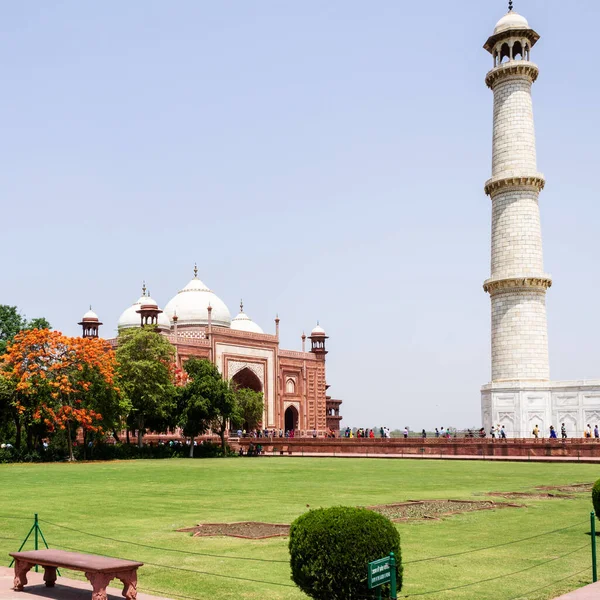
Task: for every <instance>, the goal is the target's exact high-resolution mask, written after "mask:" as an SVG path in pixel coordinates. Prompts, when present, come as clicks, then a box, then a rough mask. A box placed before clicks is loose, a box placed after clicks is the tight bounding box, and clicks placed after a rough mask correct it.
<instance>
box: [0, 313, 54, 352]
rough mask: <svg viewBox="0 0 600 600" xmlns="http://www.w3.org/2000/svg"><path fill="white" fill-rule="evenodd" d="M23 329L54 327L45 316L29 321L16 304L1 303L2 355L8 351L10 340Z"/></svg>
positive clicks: (0, 332) (0, 345)
mask: <svg viewBox="0 0 600 600" xmlns="http://www.w3.org/2000/svg"><path fill="white" fill-rule="evenodd" d="M23 329H52V327H51V326H50V323H49V322H48V321H47V320H46V319H45V318H44V317H39V318H36V319H32V320H31V321H27V320H26V319H25V317H24V316H23V315H21V314H20V313H19V311H18V309H17V307H16V306H8V305H7V304H0V356H2V355H3V354H4V353H5V352H6V346H7V344H8V342H10V341H11V340H12V339H13V338H14V337H15V335H17V333H19V331H22V330H23Z"/></svg>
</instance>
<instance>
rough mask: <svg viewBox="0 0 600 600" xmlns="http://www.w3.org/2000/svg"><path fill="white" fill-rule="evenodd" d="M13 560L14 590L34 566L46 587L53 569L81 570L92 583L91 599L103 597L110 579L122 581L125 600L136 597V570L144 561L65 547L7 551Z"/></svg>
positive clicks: (20, 587) (53, 576)
mask: <svg viewBox="0 0 600 600" xmlns="http://www.w3.org/2000/svg"><path fill="white" fill-rule="evenodd" d="M10 556H12V557H13V558H14V559H15V580H14V590H15V591H16V592H20V591H23V586H25V585H27V573H28V571H29V570H30V569H31V568H32V567H34V566H35V565H39V566H41V567H44V581H45V582H46V587H54V583H55V582H56V569H57V568H64V569H71V570H72V571H83V572H84V573H85V576H86V578H87V579H88V580H89V582H90V583H91V584H92V588H93V592H92V600H107V595H106V588H107V586H108V584H109V583H110V582H111V581H112V580H113V579H120V580H121V582H122V583H123V596H125V598H127V600H135V598H136V597H137V570H138V568H139V567H141V566H142V565H143V564H144V563H141V562H134V561H131V560H122V559H120V558H109V557H107V556H96V555H94V554H79V553H78V552H66V551H65V550H32V551H28V552H11V553H10Z"/></svg>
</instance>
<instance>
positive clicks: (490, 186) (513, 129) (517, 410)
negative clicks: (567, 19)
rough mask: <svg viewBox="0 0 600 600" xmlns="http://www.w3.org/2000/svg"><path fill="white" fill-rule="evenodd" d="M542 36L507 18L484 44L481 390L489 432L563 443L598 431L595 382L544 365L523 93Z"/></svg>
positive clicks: (541, 287)
mask: <svg viewBox="0 0 600 600" xmlns="http://www.w3.org/2000/svg"><path fill="white" fill-rule="evenodd" d="M539 39H540V36H539V34H538V33H536V31H535V30H533V29H532V28H531V27H530V26H529V23H528V21H527V19H526V18H525V17H523V16H522V15H520V14H518V13H517V12H516V11H515V10H513V2H512V0H511V2H510V3H509V11H508V13H507V14H506V15H504V16H503V17H502V18H501V19H500V21H498V23H497V24H496V27H495V28H494V32H493V34H492V35H491V37H490V38H489V39H488V40H487V42H486V43H485V45H484V48H485V50H487V51H488V52H489V53H490V55H491V56H492V59H493V68H492V69H491V70H490V71H489V72H488V73H487V76H486V79H485V82H486V84H487V86H488V87H489V88H490V89H491V90H492V92H493V94H494V125H493V142H492V144H493V146H492V177H491V179H489V180H488V181H487V182H486V184H485V193H486V194H487V195H488V196H489V197H490V198H491V204H492V236H491V238H492V239H491V275H490V277H489V279H487V280H486V281H485V282H484V285H483V289H484V290H485V292H487V293H488V294H489V295H490V299H491V308H492V319H491V326H492V327H491V328H492V336H491V341H492V348H491V349H492V373H491V375H492V377H491V381H490V383H487V384H486V385H484V386H483V387H482V389H481V412H482V420H483V425H484V427H485V428H486V430H487V431H489V430H490V428H491V427H492V425H494V426H496V425H498V424H499V425H500V426H504V428H505V430H506V431H508V433H509V435H510V436H511V437H531V436H532V431H533V429H534V428H535V427H536V425H537V427H538V428H539V429H540V431H541V432H542V434H544V435H546V436H547V435H548V430H549V427H550V426H551V425H552V426H553V427H554V428H555V429H558V430H559V431H560V428H561V426H562V424H563V423H564V425H565V429H566V431H567V434H568V436H569V437H575V436H577V437H580V436H581V435H582V433H583V432H584V430H585V429H586V428H587V425H591V427H594V425H595V424H600V380H580V381H552V380H551V379H550V367H549V360H548V325H547V318H546V292H547V290H548V289H549V288H550V287H551V285H552V278H551V276H550V275H549V274H548V273H546V271H545V270H544V263H543V256H542V232H541V226H540V208H539V197H540V192H541V191H542V190H543V189H544V186H545V184H546V180H545V178H544V175H542V174H541V173H539V172H538V169H537V159H536V141H535V131H534V123H533V104H532V97H531V91H532V86H533V84H534V83H535V81H536V80H537V78H538V75H539V68H538V66H537V65H536V64H535V63H533V62H532V61H531V55H532V50H533V48H534V46H535V45H536V44H537V42H538V41H539Z"/></svg>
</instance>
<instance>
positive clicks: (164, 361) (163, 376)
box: [116, 327, 176, 448]
mask: <svg viewBox="0 0 600 600" xmlns="http://www.w3.org/2000/svg"><path fill="white" fill-rule="evenodd" d="M116 354H117V363H118V367H117V369H118V374H119V384H118V385H119V387H120V389H121V391H122V393H123V396H124V398H125V399H126V400H127V401H128V402H129V403H130V405H131V413H130V421H129V422H130V423H135V426H137V429H138V446H139V447H140V448H141V447H142V446H143V436H144V433H145V431H146V428H147V427H149V428H151V429H153V430H155V431H162V430H164V428H166V427H168V426H169V425H171V424H173V420H174V417H175V411H176V390H175V385H174V383H173V364H174V362H173V361H174V357H175V349H174V348H173V346H172V345H171V344H170V343H169V341H168V340H167V338H165V337H164V336H162V335H160V334H159V333H157V332H156V329H155V328H154V327H141V328H134V329H125V330H123V331H121V332H120V333H119V338H118V345H117V351H116Z"/></svg>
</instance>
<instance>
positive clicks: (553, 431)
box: [550, 425, 556, 440]
mask: <svg viewBox="0 0 600 600" xmlns="http://www.w3.org/2000/svg"><path fill="white" fill-rule="evenodd" d="M550 439H551V440H555V439H556V429H554V425H550Z"/></svg>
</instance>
